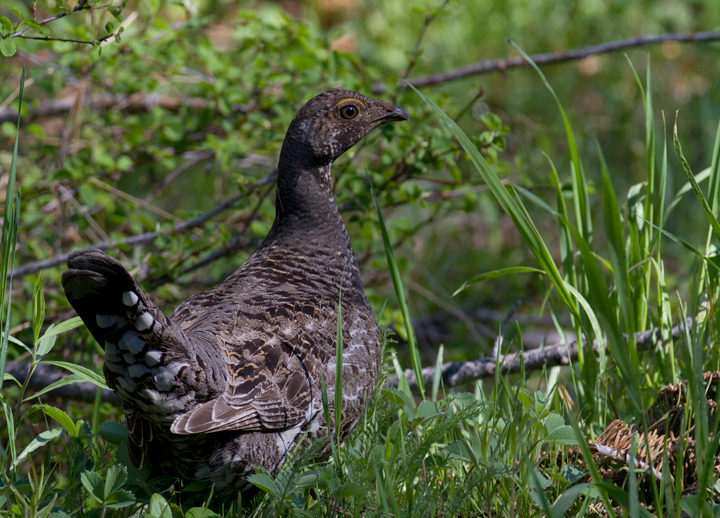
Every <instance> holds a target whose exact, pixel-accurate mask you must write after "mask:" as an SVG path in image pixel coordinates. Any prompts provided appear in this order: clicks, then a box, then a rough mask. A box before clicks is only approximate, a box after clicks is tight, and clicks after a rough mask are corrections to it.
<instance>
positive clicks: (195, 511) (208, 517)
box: [185, 507, 219, 518]
mask: <svg viewBox="0 0 720 518" xmlns="http://www.w3.org/2000/svg"><path fill="white" fill-rule="evenodd" d="M218 516H219V515H218V514H217V513H215V512H214V511H211V510H210V509H208V508H207V507H193V508H192V509H189V510H188V512H187V513H185V518H216V517H218Z"/></svg>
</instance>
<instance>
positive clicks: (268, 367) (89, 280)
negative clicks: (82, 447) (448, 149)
mask: <svg viewBox="0 0 720 518" xmlns="http://www.w3.org/2000/svg"><path fill="white" fill-rule="evenodd" d="M401 120H409V117H408V115H407V113H406V112H405V111H404V110H402V109H401V108H399V107H397V106H394V105H392V104H390V103H388V102H385V101H382V100H376V99H371V98H368V97H365V96H363V95H361V94H358V93H355V92H351V91H348V90H340V89H338V90H330V91H327V92H324V93H322V94H320V95H318V96H317V97H315V98H313V99H311V100H310V101H309V102H308V103H307V104H305V105H304V106H303V107H302V108H301V109H300V111H299V112H298V113H297V115H295V118H294V119H293V120H292V122H291V124H290V127H289V129H288V131H287V134H286V136H285V140H284V142H283V145H282V150H281V152H280V159H279V162H278V168H277V189H276V202H275V206H276V216H275V221H274V223H273V225H272V228H271V229H270V232H269V233H268V235H267V237H266V238H265V239H264V241H263V242H262V243H261V245H260V247H259V248H258V249H257V250H256V251H255V252H254V253H253V254H252V256H251V257H250V258H249V259H248V260H247V261H246V262H245V263H244V264H243V265H242V266H241V267H240V268H239V269H238V270H237V271H236V272H235V273H233V274H232V275H231V276H230V277H228V278H227V279H226V280H225V281H223V282H222V283H221V284H219V285H217V286H215V287H214V288H212V289H210V290H208V291H205V292H203V293H198V294H196V295H194V296H192V297H190V298H189V299H188V300H187V301H185V302H183V303H182V304H180V306H179V307H178V308H177V309H176V310H175V311H174V312H173V313H172V315H170V316H169V317H168V316H166V315H165V314H163V312H162V311H160V309H158V307H157V306H156V305H155V304H154V303H153V302H152V301H151V300H150V299H149V298H148V296H147V295H146V294H145V293H144V292H143V291H142V290H141V289H140V287H139V286H138V284H137V283H136V282H135V281H134V280H133V278H132V276H131V275H130V274H129V273H128V272H127V270H126V269H125V268H124V267H123V266H122V265H121V264H120V262H118V261H117V260H115V259H113V258H111V257H109V256H108V255H106V254H105V253H103V252H101V251H99V250H97V249H85V250H80V251H77V252H74V253H73V254H71V255H70V257H69V259H68V270H67V271H66V272H64V273H63V276H62V284H63V288H64V290H65V294H66V296H67V298H68V300H69V301H70V304H72V306H73V307H74V308H75V310H76V311H77V313H78V315H80V317H81V318H82V319H83V321H84V322H85V325H86V326H87V327H88V329H89V330H90V332H91V333H92V335H93V337H95V339H96V340H97V341H98V343H99V344H100V345H101V346H102V347H103V349H104V350H105V365H104V373H105V378H106V379H107V382H108V385H109V386H110V387H111V388H112V389H113V390H114V391H115V392H116V393H117V395H118V396H119V397H120V399H121V400H122V402H123V408H124V411H125V414H126V421H127V426H128V432H129V434H128V442H127V449H128V455H129V457H130V460H131V461H132V462H133V464H135V465H136V466H138V467H140V466H141V465H142V462H143V458H144V456H145V455H147V456H148V458H149V459H150V461H151V462H152V463H153V465H154V466H159V467H160V468H161V469H162V470H163V471H165V472H166V473H169V474H171V475H173V476H176V477H180V478H184V479H191V480H203V481H207V482H209V483H214V484H215V487H216V488H218V489H223V488H225V489H230V490H232V489H235V488H241V487H242V486H244V485H245V479H246V478H247V477H248V476H249V475H250V474H252V473H253V472H254V470H255V468H256V467H263V468H265V469H267V470H268V471H270V472H272V473H277V471H278V470H279V469H280V467H281V466H282V464H283V462H284V460H285V459H286V457H287V454H288V452H289V451H290V450H291V449H292V448H293V447H294V446H296V445H297V444H298V443H300V442H302V441H310V440H311V439H318V440H319V443H320V444H321V445H323V444H324V446H321V448H320V450H319V452H318V455H321V456H326V455H327V454H328V446H327V443H328V436H329V434H330V433H333V434H334V433H335V430H334V425H333V426H332V427H331V429H330V430H329V429H328V423H327V422H326V420H325V416H324V411H323V404H322V394H321V376H324V379H325V384H326V387H327V393H328V394H327V395H328V401H329V402H330V405H329V407H330V408H329V410H330V412H329V414H330V422H331V423H334V422H335V412H336V411H337V409H336V408H335V407H334V386H335V369H336V365H335V358H336V356H335V355H336V352H335V347H336V346H335V342H336V335H337V315H338V311H340V312H341V316H342V340H343V342H342V343H343V347H344V349H343V363H342V371H343V377H342V382H343V388H342V408H341V409H340V411H341V413H342V414H341V430H340V432H341V435H342V436H345V435H347V434H348V433H349V432H350V430H351V429H352V428H353V426H354V425H355V424H356V423H357V422H358V420H359V419H360V417H361V415H362V413H363V411H364V409H365V405H366V403H367V401H368V400H369V399H370V398H371V397H372V395H373V392H374V389H375V386H376V383H377V378H378V371H379V368H380V360H381V358H380V332H379V329H378V325H377V322H376V320H375V317H374V315H373V312H372V310H371V308H370V305H369V303H368V301H367V298H366V296H365V290H364V287H363V283H362V279H361V276H360V271H359V269H358V265H357V261H356V260H355V255H354V254H353V250H352V246H351V244H350V239H349V238H348V235H347V231H346V229H345V225H344V224H343V220H342V218H341V216H340V212H339V210H338V208H337V206H336V204H335V201H334V198H333V192H332V185H331V178H330V168H331V166H332V163H333V161H334V160H335V159H337V158H338V157H339V156H340V155H342V154H343V153H344V152H345V151H347V150H348V149H350V148H351V147H352V146H353V145H354V144H356V143H357V142H358V141H360V140H361V139H362V138H363V137H365V135H367V134H368V133H369V132H370V131H372V130H373V129H374V128H377V127H378V126H380V125H382V124H384V123H386V122H390V121H401ZM341 288H342V292H341ZM341 293H342V296H341ZM339 306H340V307H339Z"/></svg>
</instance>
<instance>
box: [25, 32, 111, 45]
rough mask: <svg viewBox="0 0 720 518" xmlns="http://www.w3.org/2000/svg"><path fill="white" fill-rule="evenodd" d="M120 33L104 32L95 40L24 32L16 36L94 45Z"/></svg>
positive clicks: (26, 38)
mask: <svg viewBox="0 0 720 518" xmlns="http://www.w3.org/2000/svg"><path fill="white" fill-rule="evenodd" d="M118 34H120V33H119V32H113V33H112V34H106V35H105V36H103V37H102V38H98V39H96V40H90V41H88V40H71V39H67V38H56V37H55V36H25V35H24V34H18V35H17V37H18V38H22V39H24V40H40V41H64V42H67V43H84V44H86V45H96V44H97V43H102V42H103V41H105V40H109V39H110V38H113V37H115V36H117V35H118Z"/></svg>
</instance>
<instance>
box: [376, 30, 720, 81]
mask: <svg viewBox="0 0 720 518" xmlns="http://www.w3.org/2000/svg"><path fill="white" fill-rule="evenodd" d="M718 40H720V31H712V32H694V33H690V34H659V35H649V36H638V37H635V38H627V39H624V40H617V41H610V42H606V43H600V44H598V45H591V46H589V47H581V48H579V49H573V50H568V51H564V52H548V53H545V54H535V55H533V56H530V57H531V58H532V60H533V61H534V62H535V64H536V65H549V64H552V63H562V62H564V61H574V60H578V59H583V58H586V57H588V56H592V55H594V54H605V53H608V52H617V51H619V50H623V49H628V48H633V47H642V46H644V45H656V44H658V43H663V42H666V41H677V42H679V43H708V42H712V41H718ZM528 66H530V65H529V64H528V62H527V61H525V59H524V58H523V57H522V56H518V57H515V58H510V59H486V60H483V61H480V62H479V63H475V64H472V65H468V66H465V67H461V68H456V69H455V70H448V71H447V72H440V73H438V74H430V75H427V76H422V77H416V78H414V79H410V80H409V81H408V82H409V83H410V84H411V85H413V86H414V87H415V88H422V87H425V86H433V85H438V84H441V83H447V82H448V81H455V80H456V79H462V78H465V77H469V76H474V75H478V74H487V73H489V72H495V71H497V70H500V71H504V70H507V69H509V68H518V67H528ZM399 87H400V88H407V85H406V84H405V82H404V81H402V80H401V81H399ZM386 90H387V87H386V86H385V85H384V84H382V83H378V84H375V85H373V87H372V92H373V93H374V94H380V93H383V92H385V91H386Z"/></svg>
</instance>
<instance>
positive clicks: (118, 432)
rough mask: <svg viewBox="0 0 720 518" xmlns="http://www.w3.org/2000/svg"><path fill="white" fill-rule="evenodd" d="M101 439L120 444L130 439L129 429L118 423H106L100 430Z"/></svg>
mask: <svg viewBox="0 0 720 518" xmlns="http://www.w3.org/2000/svg"><path fill="white" fill-rule="evenodd" d="M98 433H99V434H100V437H102V438H103V439H104V440H106V441H107V442H109V443H112V444H120V443H121V442H123V441H124V440H126V439H127V437H128V429H127V427H126V426H125V425H124V424H122V423H118V422H116V421H106V422H104V423H103V424H101V425H100V427H99V428H98Z"/></svg>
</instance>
